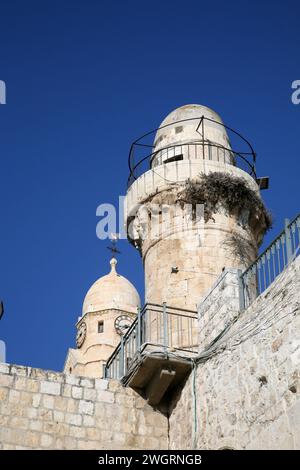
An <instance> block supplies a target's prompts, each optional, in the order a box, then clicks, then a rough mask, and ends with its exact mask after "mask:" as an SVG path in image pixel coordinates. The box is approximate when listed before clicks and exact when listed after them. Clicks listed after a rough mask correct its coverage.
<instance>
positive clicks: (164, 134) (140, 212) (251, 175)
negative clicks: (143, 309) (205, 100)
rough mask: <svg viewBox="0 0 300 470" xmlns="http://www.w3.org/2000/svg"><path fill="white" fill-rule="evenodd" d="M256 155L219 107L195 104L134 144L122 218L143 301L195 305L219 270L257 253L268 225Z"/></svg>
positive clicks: (242, 263)
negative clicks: (138, 266) (140, 270)
mask: <svg viewBox="0 0 300 470" xmlns="http://www.w3.org/2000/svg"><path fill="white" fill-rule="evenodd" d="M229 135H230V139H229ZM141 152H142V153H141ZM255 158H256V156H255V153H254V151H253V149H252V147H251V145H250V143H249V142H248V141H247V140H246V139H244V138H243V137H242V136H241V135H240V134H239V133H238V132H236V131H234V130H233V129H230V128H228V127H227V126H225V125H224V124H223V122H222V119H221V118H220V116H219V115H218V114H217V113H215V112H214V111H213V110H211V109H209V108H207V107H205V106H201V105H194V104H193V105H186V106H182V107H180V108H178V109H175V110H174V111H172V112H171V113H170V114H169V115H168V116H167V117H166V118H165V119H164V120H163V122H162V123H161V125H160V127H159V128H158V129H156V131H153V132H150V133H148V134H146V135H144V136H143V137H142V138H141V139H138V140H137V141H135V142H134V143H133V145H132V147H131V151H130V156H129V166H130V177H129V181H128V190H127V195H126V200H125V220H126V223H127V234H128V239H129V241H130V242H131V243H132V244H133V245H134V246H135V247H136V248H137V249H138V250H139V252H140V254H141V257H142V260H143V264H144V270H145V293H146V299H145V300H146V302H152V303H157V304H162V303H163V302H166V303H167V304H168V305H170V306H174V307H177V308H179V307H180V308H188V309H192V310H196V305H197V304H198V303H199V301H200V300H201V296H203V295H204V294H205V292H206V291H207V290H208V289H209V288H210V287H211V286H212V285H213V283H214V282H215V280H216V279H217V277H218V276H219V275H220V273H221V272H222V270H223V269H224V268H226V267H236V268H241V269H242V268H245V267H246V266H248V265H249V264H250V263H251V261H253V260H254V259H255V257H256V255H257V248H258V246H259V244H260V243H261V240H262V237H263V235H264V233H265V231H266V229H267V228H268V225H269V224H270V220H269V216H268V213H267V211H266V209H265V207H264V205H263V202H262V200H261V197H260V190H259V185H258V180H257V178H256V173H255Z"/></svg>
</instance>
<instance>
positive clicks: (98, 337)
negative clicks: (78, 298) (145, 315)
mask: <svg viewBox="0 0 300 470" xmlns="http://www.w3.org/2000/svg"><path fill="white" fill-rule="evenodd" d="M116 264H117V260H116V259H115V258H112V259H111V261H110V265H111V271H110V273H109V274H107V275H105V276H102V277H100V278H99V279H97V281H96V282H94V284H93V285H92V286H91V288H90V289H89V290H88V292H87V294H86V296H85V299H84V302H83V307H82V316H81V317H80V318H79V319H78V322H77V324H76V329H77V334H76V345H77V349H69V351H68V355H67V359H66V362H65V367H64V371H65V372H67V373H72V374H75V375H83V376H88V377H101V376H102V372H103V370H102V369H103V368H102V366H103V364H105V362H106V361H107V359H108V358H109V357H110V355H111V354H112V353H113V351H114V349H115V348H116V346H117V345H118V343H119V342H120V339H121V336H122V335H123V334H124V333H126V331H127V329H128V328H129V326H130V325H131V323H132V322H133V321H134V319H135V317H136V314H137V309H138V308H139V307H140V297H139V294H138V292H137V290H136V289H135V287H134V286H133V285H132V284H131V282H130V281H128V279H126V278H125V277H123V276H121V275H120V274H118V273H117V270H116Z"/></svg>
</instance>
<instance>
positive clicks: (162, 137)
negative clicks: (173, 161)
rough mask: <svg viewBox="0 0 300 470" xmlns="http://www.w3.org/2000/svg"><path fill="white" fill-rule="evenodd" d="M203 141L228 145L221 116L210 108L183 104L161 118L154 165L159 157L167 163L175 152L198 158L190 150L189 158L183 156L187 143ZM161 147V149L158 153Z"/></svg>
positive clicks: (221, 145)
mask: <svg viewBox="0 0 300 470" xmlns="http://www.w3.org/2000/svg"><path fill="white" fill-rule="evenodd" d="M202 116H203V117H204V120H202ZM203 141H205V142H206V144H213V145H215V146H219V147H225V148H230V143H229V139H228V135H227V132H226V129H225V128H224V125H223V122H222V119H221V118H220V116H219V115H218V114H217V113H216V112H215V111H213V110H212V109H210V108H208V107H207V106H203V105H200V104H186V105H184V106H180V107H179V108H176V109H174V110H173V111H172V112H171V113H170V114H168V116H167V117H166V118H165V119H164V120H163V121H162V123H161V125H160V127H159V128H158V130H157V132H156V135H155V139H154V150H155V152H154V153H155V154H156V155H155V158H154V159H153V163H154V166H156V165H157V164H161V162H160V157H162V161H163V162H165V163H166V162H167V161H168V160H169V157H172V156H173V154H174V155H176V151H177V152H178V153H179V154H183V156H184V158H188V159H191V158H197V155H195V156H194V157H193V152H192V150H193V149H191V155H192V156H191V157H190V156H188V155H185V153H188V151H189V148H188V147H187V145H190V144H192V143H199V142H203ZM181 145H182V146H183V147H182V148H181V147H180V146H181ZM173 146H174V147H175V146H177V149H175V150H174V149H173ZM160 150H163V151H164V152H163V153H158V152H159V151H160ZM172 152H173V153H172Z"/></svg>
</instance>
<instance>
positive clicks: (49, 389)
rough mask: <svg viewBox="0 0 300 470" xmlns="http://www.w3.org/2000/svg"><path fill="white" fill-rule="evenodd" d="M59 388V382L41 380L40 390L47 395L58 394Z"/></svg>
mask: <svg viewBox="0 0 300 470" xmlns="http://www.w3.org/2000/svg"><path fill="white" fill-rule="evenodd" d="M60 390H61V385H60V383H57V382H45V381H42V382H41V386H40V392H41V393H47V394H49V395H59V394H60Z"/></svg>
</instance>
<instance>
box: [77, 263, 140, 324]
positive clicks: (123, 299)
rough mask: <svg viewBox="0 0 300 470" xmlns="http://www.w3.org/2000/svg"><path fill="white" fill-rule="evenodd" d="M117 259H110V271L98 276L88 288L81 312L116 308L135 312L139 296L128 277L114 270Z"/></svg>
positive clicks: (138, 304) (138, 303)
mask: <svg viewBox="0 0 300 470" xmlns="http://www.w3.org/2000/svg"><path fill="white" fill-rule="evenodd" d="M116 264H117V260H116V259H115V258H112V259H111V261H110V265H111V271H110V273H109V274H107V275H106V276H103V277H100V278H99V279H98V280H97V281H96V282H94V284H93V285H92V287H91V288H90V289H89V290H88V292H87V294H86V296H85V299H84V302H83V307H82V314H83V315H84V314H85V313H87V312H97V311H99V310H107V309H110V308H116V309H119V310H124V311H126V312H132V313H136V312H137V307H139V306H140V304H141V301H140V296H139V294H138V292H137V290H136V288H135V287H134V286H133V285H132V284H131V282H130V281H128V279H126V278H125V277H123V276H121V275H120V274H118V273H117V271H116Z"/></svg>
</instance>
